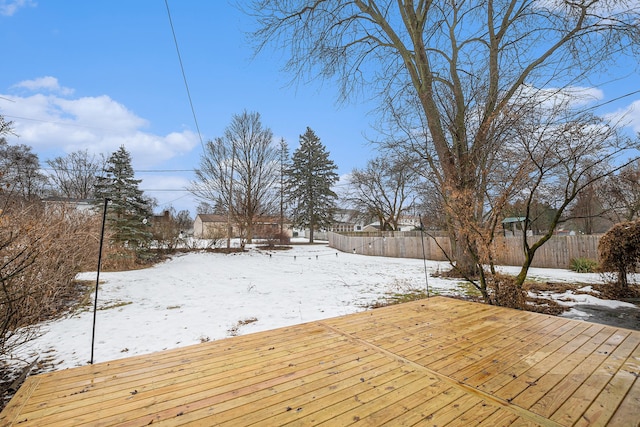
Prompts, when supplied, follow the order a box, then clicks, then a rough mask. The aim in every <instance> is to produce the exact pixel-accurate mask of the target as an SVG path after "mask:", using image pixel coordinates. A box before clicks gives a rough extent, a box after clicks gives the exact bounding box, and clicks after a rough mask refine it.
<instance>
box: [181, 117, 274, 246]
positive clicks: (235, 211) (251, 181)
mask: <svg viewBox="0 0 640 427" xmlns="http://www.w3.org/2000/svg"><path fill="white" fill-rule="evenodd" d="M272 139H273V134H272V132H271V130H270V129H269V128H265V127H263V125H262V122H261V120H260V114H258V113H248V112H246V111H245V112H243V113H242V114H239V115H234V116H233V119H232V120H231V124H230V125H229V126H228V127H227V128H226V129H225V133H224V136H223V137H220V138H216V139H215V140H214V141H209V142H207V145H206V151H205V153H204V154H203V156H202V157H201V159H200V168H199V169H196V177H197V180H196V181H194V182H193V183H192V185H191V192H192V193H193V194H194V195H195V196H197V197H199V198H201V199H202V200H205V201H209V202H211V203H214V204H218V203H219V204H221V205H222V206H223V207H224V209H225V210H226V211H227V213H228V214H229V215H230V218H231V219H232V220H233V222H234V223H235V224H236V225H237V227H238V229H239V230H241V237H242V238H243V242H244V240H246V241H247V243H251V239H252V236H253V228H254V222H255V220H256V219H257V218H258V217H259V216H262V215H266V214H269V213H272V212H273V211H274V210H275V205H276V199H277V192H276V191H275V185H276V181H277V179H278V152H277V149H276V147H275V146H274V145H273V144H272Z"/></svg>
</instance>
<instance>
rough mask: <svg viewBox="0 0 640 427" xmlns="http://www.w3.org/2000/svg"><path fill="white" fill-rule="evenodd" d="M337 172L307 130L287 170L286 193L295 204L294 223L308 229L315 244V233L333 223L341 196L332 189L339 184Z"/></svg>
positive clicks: (324, 149) (318, 139)
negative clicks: (337, 201)
mask: <svg viewBox="0 0 640 427" xmlns="http://www.w3.org/2000/svg"><path fill="white" fill-rule="evenodd" d="M336 169H337V166H336V165H335V164H334V163H333V161H332V160H331V159H329V152H328V151H327V150H326V147H325V146H324V145H323V144H322V143H321V142H320V138H318V137H317V136H316V134H315V133H314V132H313V130H311V128H309V127H307V131H306V132H305V133H304V134H303V135H300V147H298V148H297V149H296V151H294V153H293V158H292V162H291V167H290V168H289V170H288V171H287V190H288V194H289V198H290V200H291V201H292V202H293V205H294V208H293V222H294V224H295V225H296V226H298V227H308V228H309V243H313V232H314V230H316V229H320V228H324V227H328V226H329V225H331V223H332V221H333V213H334V211H335V201H336V199H337V198H338V196H337V195H336V193H335V192H334V191H333V190H332V189H331V187H332V186H333V184H335V183H336V182H337V181H338V174H337V173H336Z"/></svg>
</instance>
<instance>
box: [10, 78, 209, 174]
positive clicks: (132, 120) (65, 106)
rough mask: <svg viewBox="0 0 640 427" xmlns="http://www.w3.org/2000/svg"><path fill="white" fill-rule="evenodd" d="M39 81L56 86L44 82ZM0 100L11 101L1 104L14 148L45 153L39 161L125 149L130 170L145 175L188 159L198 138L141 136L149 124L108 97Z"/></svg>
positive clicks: (180, 134) (186, 133) (181, 133)
mask: <svg viewBox="0 0 640 427" xmlns="http://www.w3.org/2000/svg"><path fill="white" fill-rule="evenodd" d="M37 81H40V82H41V83H47V82H49V83H50V84H52V82H53V83H57V80H56V79H53V80H50V79H48V78H45V79H37ZM32 82H35V81H32ZM22 83H24V82H22ZM22 87H26V86H25V85H22ZM33 87H34V88H35V87H38V86H37V85H35V84H34V86H33ZM40 87H45V88H46V87H47V86H46V84H45V85H43V86H40ZM49 87H51V86H49ZM53 87H55V84H54V85H53ZM0 96H2V97H5V98H7V99H10V100H11V101H13V102H6V103H4V102H3V103H2V105H1V107H2V111H1V113H2V114H3V115H4V116H5V117H7V119H8V120H11V121H13V122H14V131H15V133H16V134H17V135H18V136H19V138H16V140H15V143H22V144H26V145H29V146H31V147H33V149H34V151H35V152H36V153H39V155H40V153H43V152H46V153H47V154H48V155H45V156H43V155H40V158H41V160H45V159H47V158H48V157H50V155H51V153H53V155H56V156H57V155H64V154H65V153H71V152H74V151H77V150H84V149H87V150H89V151H90V152H92V153H96V154H105V155H107V156H108V155H109V154H111V153H112V152H114V151H115V150H117V149H118V148H119V147H120V146H121V145H124V146H125V147H126V148H127V151H129V153H130V154H131V157H132V163H133V166H134V168H136V169H138V168H142V169H144V168H147V169H148V168H152V167H154V166H156V165H159V164H161V163H162V162H164V161H166V160H169V159H172V158H175V157H178V156H181V155H184V154H187V153H189V152H190V151H191V150H192V149H193V148H194V147H195V146H196V144H197V143H198V138H197V135H196V134H195V133H193V132H191V131H188V130H184V131H176V132H171V133H169V134H167V135H157V134H154V133H152V132H148V131H145V128H148V127H149V123H148V121H147V120H145V119H143V118H141V117H139V116H137V115H136V114H135V113H133V112H132V111H130V110H129V109H127V108H126V107H125V106H124V105H122V104H120V103H118V102H117V101H115V100H113V99H111V98H110V97H109V96H106V95H102V96H95V97H83V98H76V99H68V98H62V97H60V96H58V95H55V94H43V93H38V94H34V95H31V96H24V97H21V96H13V95H2V94H0ZM13 138H14V137H10V138H7V139H13Z"/></svg>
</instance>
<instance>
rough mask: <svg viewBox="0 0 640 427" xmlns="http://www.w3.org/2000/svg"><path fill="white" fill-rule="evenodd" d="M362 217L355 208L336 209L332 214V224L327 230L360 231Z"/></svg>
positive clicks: (362, 223)
mask: <svg viewBox="0 0 640 427" xmlns="http://www.w3.org/2000/svg"><path fill="white" fill-rule="evenodd" d="M362 217H363V215H362V213H361V212H359V211H357V210H355V209H336V211H335V212H334V214H333V224H331V226H330V227H329V229H328V231H333V232H334V233H344V232H351V231H362V230H363V229H364V226H365V222H364V221H363V219H362Z"/></svg>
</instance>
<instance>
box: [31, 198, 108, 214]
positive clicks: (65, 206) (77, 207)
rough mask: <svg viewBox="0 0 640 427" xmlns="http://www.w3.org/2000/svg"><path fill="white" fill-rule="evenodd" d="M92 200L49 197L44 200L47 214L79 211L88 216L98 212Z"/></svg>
mask: <svg viewBox="0 0 640 427" xmlns="http://www.w3.org/2000/svg"><path fill="white" fill-rule="evenodd" d="M92 202H93V201H92V200H90V199H70V198H68V197H47V198H44V199H42V204H43V205H44V209H45V212H55V211H67V212H69V211H77V212H82V213H87V214H92V213H95V212H98V210H97V209H96V206H95V205H94V204H92Z"/></svg>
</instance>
